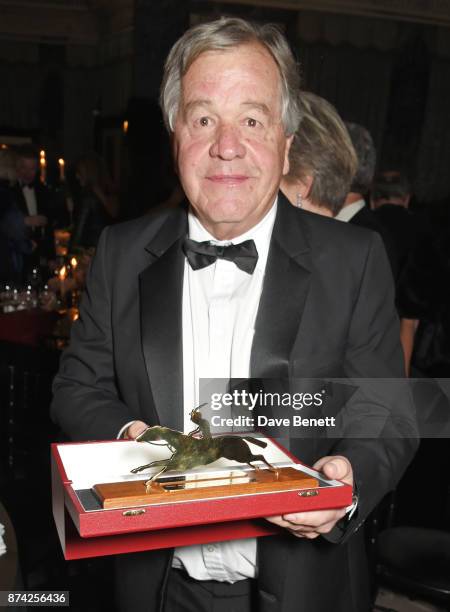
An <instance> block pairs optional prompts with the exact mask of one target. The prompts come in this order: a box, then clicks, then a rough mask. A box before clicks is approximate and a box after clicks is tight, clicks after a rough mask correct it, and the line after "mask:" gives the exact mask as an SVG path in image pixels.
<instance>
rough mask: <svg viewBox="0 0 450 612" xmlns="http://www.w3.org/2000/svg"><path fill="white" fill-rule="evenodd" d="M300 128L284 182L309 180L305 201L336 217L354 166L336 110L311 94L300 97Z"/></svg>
mask: <svg viewBox="0 0 450 612" xmlns="http://www.w3.org/2000/svg"><path fill="white" fill-rule="evenodd" d="M299 105H300V111H301V114H302V119H301V121H300V126H299V128H298V130H297V132H296V134H295V136H294V139H293V141H292V144H291V149H290V151H289V166H290V168H289V173H288V174H287V176H286V177H285V178H286V181H287V182H289V183H293V182H296V181H297V180H300V181H304V180H305V179H306V177H308V176H310V177H312V179H313V180H312V184H311V188H310V191H309V194H308V198H309V199H310V200H311V202H312V203H313V204H315V205H316V206H323V207H324V208H327V209H328V210H330V211H331V212H332V214H333V216H334V215H336V214H337V213H338V212H339V210H340V209H341V208H342V205H343V203H344V200H345V198H346V196H347V193H348V191H349V188H350V184H351V181H352V179H353V176H354V173H355V171H356V167H357V159H356V153H355V150H354V148H353V145H352V142H351V140H350V136H349V134H348V132H347V129H346V127H345V125H344V122H343V121H342V119H341V118H340V116H339V114H338V112H337V110H336V109H335V108H334V106H332V105H331V104H330V103H329V102H327V100H325V99H324V98H321V97H320V96H317V95H315V94H313V93H311V92H307V91H302V92H300V94H299Z"/></svg>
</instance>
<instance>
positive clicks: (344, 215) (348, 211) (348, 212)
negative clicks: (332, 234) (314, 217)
mask: <svg viewBox="0 0 450 612" xmlns="http://www.w3.org/2000/svg"><path fill="white" fill-rule="evenodd" d="M365 205H366V203H365V202H364V200H363V199H362V198H361V199H360V200H356V202H353V204H348V205H347V206H344V207H343V208H341V210H340V211H339V212H338V214H337V215H336V216H335V219H337V220H338V221H345V222H348V221H350V219H353V217H354V216H355V215H356V213H359V211H360V210H361V208H364V206H365Z"/></svg>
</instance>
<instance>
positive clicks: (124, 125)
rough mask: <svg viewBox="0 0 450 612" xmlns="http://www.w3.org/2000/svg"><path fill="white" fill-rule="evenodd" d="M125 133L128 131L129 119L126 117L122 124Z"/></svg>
mask: <svg viewBox="0 0 450 612" xmlns="http://www.w3.org/2000/svg"><path fill="white" fill-rule="evenodd" d="M122 128H123V133H124V134H126V133H127V132H128V121H127V120H126V119H125V121H124V122H123V125H122Z"/></svg>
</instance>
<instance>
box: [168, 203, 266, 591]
mask: <svg viewBox="0 0 450 612" xmlns="http://www.w3.org/2000/svg"><path fill="white" fill-rule="evenodd" d="M276 208H277V204H276V202H275V204H274V205H273V206H272V208H271V209H270V211H269V212H268V213H267V215H266V216H265V217H264V218H263V219H262V220H261V221H260V222H259V223H258V225H256V226H255V227H253V228H252V229H251V230H249V231H248V232H246V233H245V234H243V235H242V236H239V237H238V238H234V239H233V240H232V241H218V240H216V239H215V238H214V237H213V236H212V235H211V234H209V233H208V232H207V231H206V230H205V228H204V227H203V226H202V225H201V223H200V222H199V221H198V219H197V218H196V217H195V216H194V215H193V214H192V213H189V237H190V238H191V239H193V240H197V241H199V242H202V241H205V240H209V241H211V242H212V243H214V244H230V243H231V242H232V243H233V244H239V243H240V242H244V241H245V240H249V239H253V240H254V241H255V244H256V248H257V251H258V263H257V265H256V268H255V270H254V272H253V274H252V275H250V274H247V273H246V272H243V271H242V270H240V269H239V268H238V267H237V266H236V265H235V264H234V263H233V262H230V261H226V260H224V259H217V260H216V262H215V263H214V264H212V265H210V266H208V267H206V268H202V269H200V270H193V269H192V268H191V266H190V265H189V263H188V261H187V260H186V263H185V271H184V272H185V273H184V282H183V315H182V316H183V385H184V386H183V391H184V429H185V432H186V433H187V432H188V431H191V430H192V428H193V424H192V422H191V421H190V417H189V415H190V412H191V410H192V409H193V408H194V407H195V406H198V405H199V403H200V379H211V378H220V379H229V378H248V377H249V375H250V353H251V347H252V342H253V335H254V326H255V320H256V314H257V311H258V306H259V300H260V297H261V291H262V285H263V279H264V272H265V268H266V262H267V256H268V252H269V244H270V238H271V235H272V229H273V224H274V221H275V215H276ZM173 566H174V567H178V568H181V567H184V569H185V570H186V571H187V572H188V574H189V575H190V576H192V577H193V578H196V579H197V580H218V581H221V582H231V583H232V582H236V581H237V580H242V579H244V578H254V577H255V576H256V571H257V565H256V540H255V539H254V538H249V539H246V540H234V541H230V542H220V543H213V544H211V543H210V544H205V545H198V546H188V547H182V548H177V549H176V550H175V555H174V561H173Z"/></svg>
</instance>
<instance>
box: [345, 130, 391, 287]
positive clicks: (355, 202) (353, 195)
mask: <svg viewBox="0 0 450 612" xmlns="http://www.w3.org/2000/svg"><path fill="white" fill-rule="evenodd" d="M345 126H346V128H347V130H348V133H349V136H350V139H351V141H352V144H353V147H354V149H355V152H356V157H357V160H358V163H357V168H356V172H355V175H354V176H353V180H352V182H351V185H350V190H349V192H348V194H347V197H346V198H345V202H344V205H343V207H342V208H341V210H340V211H339V213H338V214H337V215H336V219H338V220H339V221H345V222H347V223H351V224H352V225H358V226H359V227H365V228H367V229H370V230H372V231H374V232H377V233H378V234H380V236H381V238H382V239H383V243H384V246H385V249H386V252H387V255H388V258H389V263H390V264H391V270H392V274H393V276H394V280H397V277H398V256H397V252H396V249H395V245H394V242H393V239H392V237H391V235H390V234H389V232H388V231H387V230H386V228H385V227H384V225H382V224H381V223H380V221H379V220H378V219H377V218H376V217H375V215H374V214H373V212H372V211H371V210H370V208H369V207H368V206H367V204H366V198H368V197H369V192H370V189H371V187H372V181H373V177H374V174H375V165H376V161H377V153H376V150H375V145H374V142H373V139H372V136H371V135H370V133H369V131H368V130H367V129H366V128H365V127H363V126H362V125H359V124H357V123H351V122H348V121H346V122H345Z"/></svg>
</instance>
